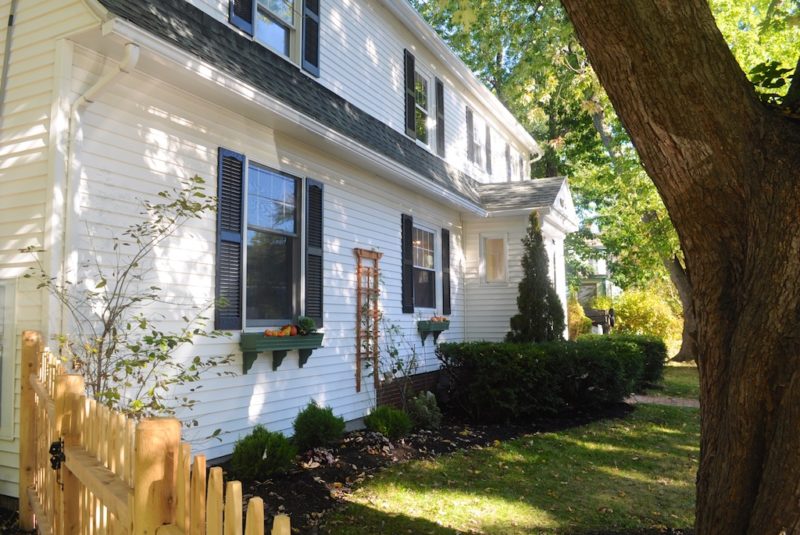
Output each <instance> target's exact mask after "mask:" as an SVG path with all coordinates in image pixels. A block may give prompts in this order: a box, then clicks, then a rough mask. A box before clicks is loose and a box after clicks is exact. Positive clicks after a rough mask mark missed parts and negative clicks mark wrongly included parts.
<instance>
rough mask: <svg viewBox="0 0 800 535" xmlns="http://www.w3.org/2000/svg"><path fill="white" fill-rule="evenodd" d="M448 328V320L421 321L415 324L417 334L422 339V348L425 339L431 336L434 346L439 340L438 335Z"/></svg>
mask: <svg viewBox="0 0 800 535" xmlns="http://www.w3.org/2000/svg"><path fill="white" fill-rule="evenodd" d="M449 328H450V320H445V321H430V320H421V321H418V322H417V331H419V334H420V336H421V337H422V345H423V346H424V345H425V339H426V338H428V335H433V343H434V345H435V344H436V343H437V342H438V340H439V335H440V334H442V333H443V332H444V331H446V330H447V329H449Z"/></svg>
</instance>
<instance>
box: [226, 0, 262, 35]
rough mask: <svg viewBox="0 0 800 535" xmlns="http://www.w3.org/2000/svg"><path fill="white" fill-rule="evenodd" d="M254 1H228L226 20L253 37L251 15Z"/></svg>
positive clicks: (253, 9) (253, 10)
mask: <svg viewBox="0 0 800 535" xmlns="http://www.w3.org/2000/svg"><path fill="white" fill-rule="evenodd" d="M255 1H256V0H230V3H229V5H228V9H229V12H228V18H229V20H230V21H231V24H233V25H234V26H236V27H237V28H239V29H240V30H242V31H243V32H245V33H247V34H249V35H253V14H254V12H255Z"/></svg>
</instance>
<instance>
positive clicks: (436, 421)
mask: <svg viewBox="0 0 800 535" xmlns="http://www.w3.org/2000/svg"><path fill="white" fill-rule="evenodd" d="M408 416H409V417H410V418H411V421H412V422H413V424H414V427H417V428H419V429H439V427H440V426H441V425H442V411H441V410H440V409H439V404H438V403H437V402H436V396H434V395H433V393H432V392H420V393H419V394H418V395H417V396H415V397H413V398H411V400H410V401H409V403H408Z"/></svg>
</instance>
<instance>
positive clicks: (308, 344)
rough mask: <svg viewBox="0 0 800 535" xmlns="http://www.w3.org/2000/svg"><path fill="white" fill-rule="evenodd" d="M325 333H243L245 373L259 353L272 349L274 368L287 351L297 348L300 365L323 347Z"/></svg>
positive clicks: (241, 343) (241, 344) (274, 368)
mask: <svg viewBox="0 0 800 535" xmlns="http://www.w3.org/2000/svg"><path fill="white" fill-rule="evenodd" d="M323 336H324V335H323V333H312V334H306V335H302V336H264V334H263V333H242V338H241V340H240V341H239V347H240V348H241V349H242V355H243V357H244V358H243V362H242V369H243V372H244V373H245V374H247V370H249V369H250V368H251V367H252V366H253V363H254V362H255V361H256V357H257V356H258V354H259V353H262V352H265V351H270V352H271V353H272V369H273V370H277V369H278V366H280V365H281V362H283V359H284V358H285V357H286V353H288V352H289V351H294V350H297V351H298V353H299V354H300V367H301V368H302V367H303V365H304V364H305V363H306V362H308V357H310V356H311V353H312V352H313V351H314V350H315V349H317V348H319V347H322V337H323Z"/></svg>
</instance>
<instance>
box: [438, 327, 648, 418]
mask: <svg viewBox="0 0 800 535" xmlns="http://www.w3.org/2000/svg"><path fill="white" fill-rule="evenodd" d="M437 356H438V357H439V360H440V361H441V362H442V364H443V370H444V373H445V374H446V376H447V378H448V379H449V386H448V391H447V392H446V393H445V395H444V399H445V400H446V405H447V408H448V409H449V410H451V411H455V412H459V413H462V414H463V415H465V416H466V417H468V418H470V419H472V420H474V421H478V422H502V421H512V420H528V419H531V418H535V417H537V416H543V415H553V414H556V413H558V412H561V411H564V410H566V409H578V410H589V409H592V408H596V407H598V406H602V405H606V404H609V403H616V402H620V401H622V400H623V399H625V397H626V396H628V395H629V394H630V393H632V392H634V391H635V390H636V388H637V386H638V385H639V384H640V383H641V381H642V377H643V375H644V369H645V357H644V353H643V351H642V349H641V346H640V345H638V344H637V343H635V342H633V341H630V340H620V339H616V338H609V337H599V338H598V339H586V340H579V341H577V342H549V343H545V344H512V343H493V342H468V343H448V344H439V347H438V349H437Z"/></svg>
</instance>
